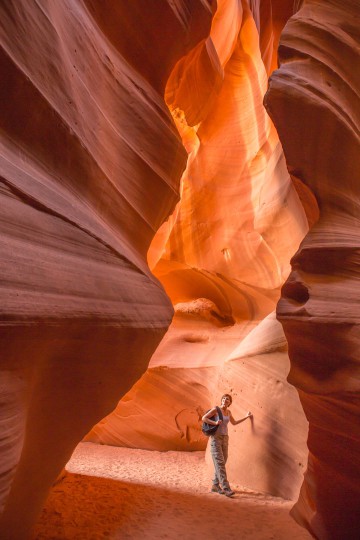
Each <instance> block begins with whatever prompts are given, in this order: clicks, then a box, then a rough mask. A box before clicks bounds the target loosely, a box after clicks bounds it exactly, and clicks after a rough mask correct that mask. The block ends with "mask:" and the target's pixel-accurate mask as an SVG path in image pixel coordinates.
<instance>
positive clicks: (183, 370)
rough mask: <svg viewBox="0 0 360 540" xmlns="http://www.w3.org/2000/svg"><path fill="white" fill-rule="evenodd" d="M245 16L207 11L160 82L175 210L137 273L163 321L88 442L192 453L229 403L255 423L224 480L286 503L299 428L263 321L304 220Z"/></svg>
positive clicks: (231, 4)
mask: <svg viewBox="0 0 360 540" xmlns="http://www.w3.org/2000/svg"><path fill="white" fill-rule="evenodd" d="M250 4H251V6H250V5H249V4H248V3H247V2H242V3H241V2H238V1H218V7H217V11H216V13H215V15H214V17H213V21H212V26H211V31H210V36H209V37H208V38H207V39H205V40H203V41H202V42H200V43H199V44H198V45H197V46H196V47H195V48H194V49H193V50H192V51H191V52H190V53H189V54H188V55H187V56H186V57H184V58H182V59H181V60H180V61H179V62H178V64H177V65H176V67H175V68H174V70H173V71H172V73H171V75H170V78H169V80H168V82H167V85H166V91H165V98H166V101H167V103H168V106H169V109H170V110H171V112H172V114H173V117H174V119H175V122H176V125H177V127H178V129H179V132H180V133H181V136H182V140H183V144H184V147H185V148H186V150H187V152H188V156H189V157H188V163H187V168H186V170H185V172H184V174H183V176H182V180H181V201H180V203H179V204H178V205H177V208H176V210H175V212H174V213H173V215H172V216H171V218H170V219H169V220H168V221H167V222H166V223H164V224H163V226H162V227H161V228H160V230H159V231H158V233H157V235H156V236H155V238H154V240H153V242H152V244H151V247H150V250H149V253H148V260H149V264H150V265H151V267H152V268H153V269H154V273H155V275H156V276H157V277H158V278H159V280H160V281H161V283H162V284H163V285H164V288H165V290H166V292H167V294H168V295H169V297H170V299H171V301H172V304H173V306H174V309H175V316H174V319H173V322H172V325H171V327H170V330H169V331H168V333H167V334H166V336H165V338H164V339H163V341H162V342H161V344H160V346H159V348H158V349H157V351H156V353H155V354H154V356H153V357H152V360H151V362H150V369H149V370H148V372H147V373H146V375H144V376H143V377H142V379H141V380H140V381H139V382H138V383H137V384H136V385H135V386H134V387H133V389H132V390H131V391H130V392H129V393H128V394H127V396H126V397H125V398H124V399H123V400H122V401H121V402H120V403H119V405H118V406H117V408H116V410H115V412H114V414H111V415H110V416H108V417H107V418H106V419H104V421H102V422H101V423H100V424H99V425H97V426H95V427H94V429H93V430H92V431H91V433H90V434H89V435H88V437H87V440H91V441H95V442H101V443H105V444H116V445H125V446H130V447H141V448H147V449H156V450H169V449H184V450H196V449H201V448H203V449H205V447H206V443H207V440H206V439H205V437H203V436H202V435H201V433H200V424H199V418H201V416H202V414H203V413H204V411H205V410H207V409H209V408H210V407H211V406H213V405H214V402H218V403H219V400H220V397H221V395H222V394H223V393H224V392H230V393H231V394H232V395H233V397H234V404H233V407H232V412H233V415H234V416H235V418H241V417H243V416H244V415H245V413H246V411H247V410H251V411H252V412H253V413H254V415H255V419H254V421H253V423H252V424H251V423H250V422H249V421H247V422H246V423H243V424H240V425H239V426H238V427H236V428H235V429H234V428H231V427H230V431H231V430H232V432H231V433H230V436H231V443H230V458H229V464H228V468H229V473H230V479H231V480H232V481H234V482H237V483H239V484H243V485H247V486H248V487H252V488H253V489H257V490H261V491H267V492H271V493H273V494H276V495H281V496H283V497H287V498H294V497H296V496H297V494H298V491H299V487H300V483H301V481H302V474H303V471H304V464H305V459H306V436H307V422H306V420H305V418H304V415H303V413H302V411H301V407H300V403H299V399H298V395H297V393H296V391H295V390H294V389H293V388H291V387H290V385H288V383H287V382H286V375H287V372H288V370H289V361H288V356H287V352H286V341H285V338H284V335H283V332H282V329H281V326H280V325H279V323H278V322H277V321H276V320H275V317H274V315H271V314H273V312H274V310H275V305H276V302H277V300H278V298H279V294H280V287H281V285H282V284H283V282H284V280H285V279H286V278H287V276H288V274H289V271H290V265H289V261H290V258H291V256H292V254H293V253H294V252H295V251H296V250H297V248H298V245H299V243H300V241H301V240H302V238H303V236H304V235H305V233H306V231H307V229H308V221H307V218H306V215H305V212H304V209H303V206H302V204H301V202H300V199H299V195H298V193H297V191H296V189H295V187H294V185H293V183H292V181H291V179H290V176H289V173H288V171H287V168H286V164H285V159H284V155H283V151H282V147H281V145H280V143H279V139H278V136H277V134H276V131H275V129H274V127H273V125H272V123H271V121H270V119H269V117H268V116H267V114H266V111H265V109H264V107H263V104H262V101H263V96H264V94H265V91H266V89H267V72H268V71H270V70H271V65H272V64H273V56H272V55H273V44H274V40H276V39H277V36H278V34H276V33H275V32H274V31H273V27H272V20H271V13H270V15H269V17H266V9H267V8H268V7H269V6H267V3H266V2H264V3H260V2H251V3H250ZM250 7H251V9H250ZM264 10H265V11H264ZM279 24H280V23H279ZM277 32H279V30H278V28H277ZM259 35H260V38H259ZM266 40H268V41H266ZM303 197H304V198H306V197H307V192H306V191H305V190H304V194H303ZM308 198H309V201H312V199H311V195H308ZM312 202H314V201H312ZM314 206H315V207H316V203H314ZM312 212H313V210H312V204H311V202H310V203H309V213H310V215H311V214H312ZM268 316H269V318H267V317H268ZM265 319H266V320H265ZM293 419H296V424H295V426H293V425H292V421H293ZM210 468H211V464H209V469H210ZM210 474H211V473H210V472H209V476H210Z"/></svg>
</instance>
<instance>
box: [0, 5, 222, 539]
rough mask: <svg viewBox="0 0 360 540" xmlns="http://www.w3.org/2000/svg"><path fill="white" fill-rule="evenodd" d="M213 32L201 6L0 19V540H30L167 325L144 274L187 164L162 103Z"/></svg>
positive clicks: (22, 10)
mask: <svg viewBox="0 0 360 540" xmlns="http://www.w3.org/2000/svg"><path fill="white" fill-rule="evenodd" d="M211 17H212V2H210V1H209V2H203V1H200V0H199V1H196V0H195V1H193V0H192V1H191V2H190V1H185V0H183V1H182V0H178V1H175V2H173V1H171V2H167V1H166V0H158V1H155V2H152V3H151V6H150V4H149V2H147V0H140V1H137V2H131V1H127V2H121V3H119V2H116V1H113V0H111V1H103V0H101V1H97V0H84V1H76V2H74V1H72V0H64V1H61V2H57V1H50V2H48V1H46V0H40V1H37V2H28V1H27V0H7V1H6V2H2V3H1V5H0V20H1V27H0V32H1V33H0V40H1V49H0V72H1V81H2V84H1V85H0V103H1V115H0V122H1V126H0V155H1V162H0V167H1V188H0V199H1V201H0V216H1V217H0V229H1V238H2V241H1V242H2V244H1V246H2V253H1V263H0V264H1V269H0V275H1V304H0V340H1V344H0V349H1V365H0V368H1V385H0V386H1V390H2V392H1V400H2V405H3V406H2V412H1V414H2V415H3V416H2V419H1V423H0V426H1V445H0V449H1V450H2V455H1V459H0V469H1V471H0V472H1V476H2V479H3V481H4V482H3V483H2V492H1V495H2V501H3V503H4V502H5V499H6V505H5V510H4V513H3V516H2V529H1V531H2V532H1V534H0V536H1V538H13V539H14V540H15V539H16V540H20V539H21V538H26V537H27V536H28V534H29V531H30V529H31V525H32V523H33V522H34V520H35V518H36V516H37V514H38V512H39V510H40V508H41V506H42V504H43V501H44V499H45V497H46V494H47V490H48V488H49V487H50V485H51V483H52V482H53V481H54V480H55V478H56V476H57V474H58V473H59V472H60V471H61V469H62V467H63V466H64V465H65V463H66V461H67V460H68V458H69V457H70V455H71V453H72V451H73V449H74V447H75V446H76V444H77V443H78V442H79V441H80V440H81V439H82V438H83V437H84V435H85V434H86V433H87V431H89V429H90V428H91V426H93V425H94V424H95V423H97V422H98V421H99V420H100V419H101V418H103V417H104V416H105V415H106V414H108V413H109V412H110V411H111V410H112V409H113V408H114V407H115V405H116V403H117V402H118V400H119V398H120V397H121V396H122V395H124V394H125V393H126V392H127V391H128V390H129V389H130V388H131V386H132V385H133V383H134V382H135V381H136V380H138V379H139V378H140V377H141V375H142V373H143V372H144V371H145V369H146V367H147V365H148V361H149V359H150V357H151V354H152V352H153V351H154V350H155V348H156V346H157V344H158V343H159V341H160V340H161V338H162V336H163V335H164V333H165V331H166V329H167V327H168V325H169V324H170V321H171V318H172V314H173V308H172V306H171V304H170V302H169V300H168V298H167V296H166V294H165V292H164V290H163V288H162V287H161V285H160V283H159V282H158V281H157V279H156V278H154V277H153V275H152V274H151V273H150V271H149V269H148V266H147V263H146V253H147V250H148V247H149V244H150V242H151V240H152V237H153V236H154V234H155V231H156V230H157V229H158V228H159V226H160V225H161V223H162V222H163V221H164V220H165V219H166V218H167V217H168V215H169V214H170V213H171V212H172V211H173V209H174V205H175V204H176V202H177V201H178V198H179V194H178V192H179V179H180V175H181V173H182V172H183V169H184V167H185V163H186V152H185V150H184V149H183V146H182V144H181V141H180V138H179V136H178V133H177V131H176V129H175V126H174V124H173V121H172V119H171V116H170V114H169V112H168V109H167V107H166V106H165V103H164V100H163V92H164V86H165V82H166V80H167V79H168V76H169V73H170V71H171V69H172V68H173V66H174V64H175V63H176V61H177V60H178V59H179V58H180V57H181V56H183V55H184V54H185V53H187V52H188V51H189V50H191V49H192V48H193V47H194V46H195V45H196V43H198V42H199V41H200V40H201V39H202V38H203V37H205V36H206V35H207V34H208V31H209V25H210V22H211ZM159 29H161V31H159ZM159 148H161V149H162V151H161V152H159ZM10 487H11V489H10ZM9 489H10V491H9ZM19 516H21V519H19Z"/></svg>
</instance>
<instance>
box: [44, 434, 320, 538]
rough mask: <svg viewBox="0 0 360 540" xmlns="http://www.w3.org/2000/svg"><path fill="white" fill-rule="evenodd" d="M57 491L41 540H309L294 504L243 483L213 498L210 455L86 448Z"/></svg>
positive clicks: (81, 447) (78, 451)
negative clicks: (293, 514)
mask: <svg viewBox="0 0 360 540" xmlns="http://www.w3.org/2000/svg"><path fill="white" fill-rule="evenodd" d="M66 469H67V472H66V474H65V476H64V477H63V478H62V479H61V480H60V481H59V482H58V483H57V484H56V485H55V486H54V487H53V488H52V490H51V492H50V496H49V498H48V501H47V504H46V506H45V508H44V510H43V512H42V514H41V517H40V519H39V521H38V524H37V527H36V533H35V539H36V540H49V538H51V539H52V540H63V539H64V538H71V539H72V540H83V539H84V538H86V539H91V540H101V539H104V538H108V539H117V540H144V539H148V540H153V539H154V538H158V539H168V540H175V539H179V538H181V539H184V540H190V539H193V538H198V539H205V538H206V539H208V540H212V539H214V540H215V539H217V538H222V539H224V540H231V539H234V540H235V539H243V540H289V538H291V539H292V540H308V539H310V538H311V536H310V534H309V533H308V532H307V531H306V530H305V529H302V528H301V527H299V526H298V525H297V524H296V523H295V522H294V521H293V520H292V519H291V517H290V516H289V510H290V508H291V506H292V504H293V502H290V501H285V500H284V499H281V498H279V497H273V496H271V495H267V494H264V493H260V492H255V491H252V490H249V489H246V488H243V487H241V486H239V485H233V487H234V489H235V491H236V495H235V497H234V498H233V499H228V498H227V497H224V496H222V495H218V494H215V493H210V492H209V487H210V484H211V482H210V477H209V472H208V470H207V469H206V466H205V461H204V452H154V451H151V452H150V451H146V450H138V449H129V448H118V447H112V446H106V445H103V446H101V445H95V444H92V443H81V444H80V445H79V446H78V447H77V449H76V450H75V452H74V454H73V456H72V458H71V460H70V462H69V463H68V464H67V467H66Z"/></svg>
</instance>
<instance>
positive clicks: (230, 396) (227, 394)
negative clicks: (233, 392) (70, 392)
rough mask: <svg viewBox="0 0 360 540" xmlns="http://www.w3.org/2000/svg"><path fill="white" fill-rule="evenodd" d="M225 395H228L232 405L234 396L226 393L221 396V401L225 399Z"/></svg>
mask: <svg viewBox="0 0 360 540" xmlns="http://www.w3.org/2000/svg"><path fill="white" fill-rule="evenodd" d="M224 397H228V398H229V399H230V405H231V404H232V397H231V396H230V394H224V395H223V396H222V397H221V401H222V400H223V399H224Z"/></svg>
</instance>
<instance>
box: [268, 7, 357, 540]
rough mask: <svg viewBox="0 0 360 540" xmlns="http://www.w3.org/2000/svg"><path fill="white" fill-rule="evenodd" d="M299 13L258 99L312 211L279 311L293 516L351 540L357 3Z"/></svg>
mask: <svg viewBox="0 0 360 540" xmlns="http://www.w3.org/2000/svg"><path fill="white" fill-rule="evenodd" d="M297 5H298V7H299V8H300V9H299V11H298V12H297V13H296V15H295V16H294V17H293V18H292V19H291V20H290V21H289V23H288V24H287V26H286V28H285V30H284V33H283V35H282V38H281V42H280V49H279V55H280V62H281V67H280V69H279V70H278V71H276V72H275V73H274V74H273V75H272V77H271V80H270V89H269V92H268V94H267V96H266V106H267V109H268V111H269V113H270V115H271V116H272V118H273V120H274V122H275V124H276V127H277V129H278V132H279V135H280V139H281V141H282V144H283V147H284V151H285V155H286V159H287V163H288V167H289V169H290V171H291V173H293V174H294V176H296V177H297V178H298V179H299V180H301V181H302V182H303V183H304V184H306V185H307V186H309V187H310V188H311V190H312V191H313V193H314V194H315V196H316V199H317V201H318V203H319V208H320V218H319V220H318V222H317V223H316V225H314V227H313V228H312V230H311V231H310V232H309V234H308V235H307V236H306V238H305V239H304V241H303V242H302V244H301V246H300V249H299V251H298V252H297V254H296V255H295V257H294V258H293V260H292V272H291V274H290V276H289V279H288V280H287V282H286V284H285V285H284V287H283V290H282V299H281V301H280V303H279V305H278V318H279V319H280V321H281V323H282V324H283V327H284V330H285V334H286V337H287V340H288V342H289V353H290V358H291V371H290V375H289V380H290V382H291V383H292V384H294V385H295V386H296V387H297V389H298V390H299V394H300V398H301V402H302V405H303V407H304V410H305V413H306V416H307V418H308V420H309V423H310V425H309V439H308V447H309V463H308V470H307V473H306V476H305V482H304V484H303V487H302V490H301V495H300V499H299V502H298V503H297V505H296V507H295V509H294V511H293V514H294V516H295V518H296V519H297V521H298V522H299V523H301V524H303V525H304V526H306V527H307V528H308V529H309V531H310V532H311V533H312V534H313V535H314V536H315V537H317V538H320V539H326V540H329V539H331V540H338V539H340V538H341V539H345V538H346V539H347V540H350V539H355V538H359V537H360V521H359V501H360V457H359V443H360V421H359V411H360V397H359V390H360V382H359V381H360V363H359V351H358V349H359V341H360V318H359V292H358V291H359V285H358V283H359V276H360V265H359V260H360V241H359V215H360V208H359V189H360V188H359V172H360V132H359V125H360V107H359V102H360V101H359V100H360V77H359V76H360V72H359V69H358V66H359V62H360V54H359V51H360V10H359V3H358V2H357V1H355V0H344V1H341V2H340V0H328V1H327V2H319V1H318V0H304V1H303V2H297Z"/></svg>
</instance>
